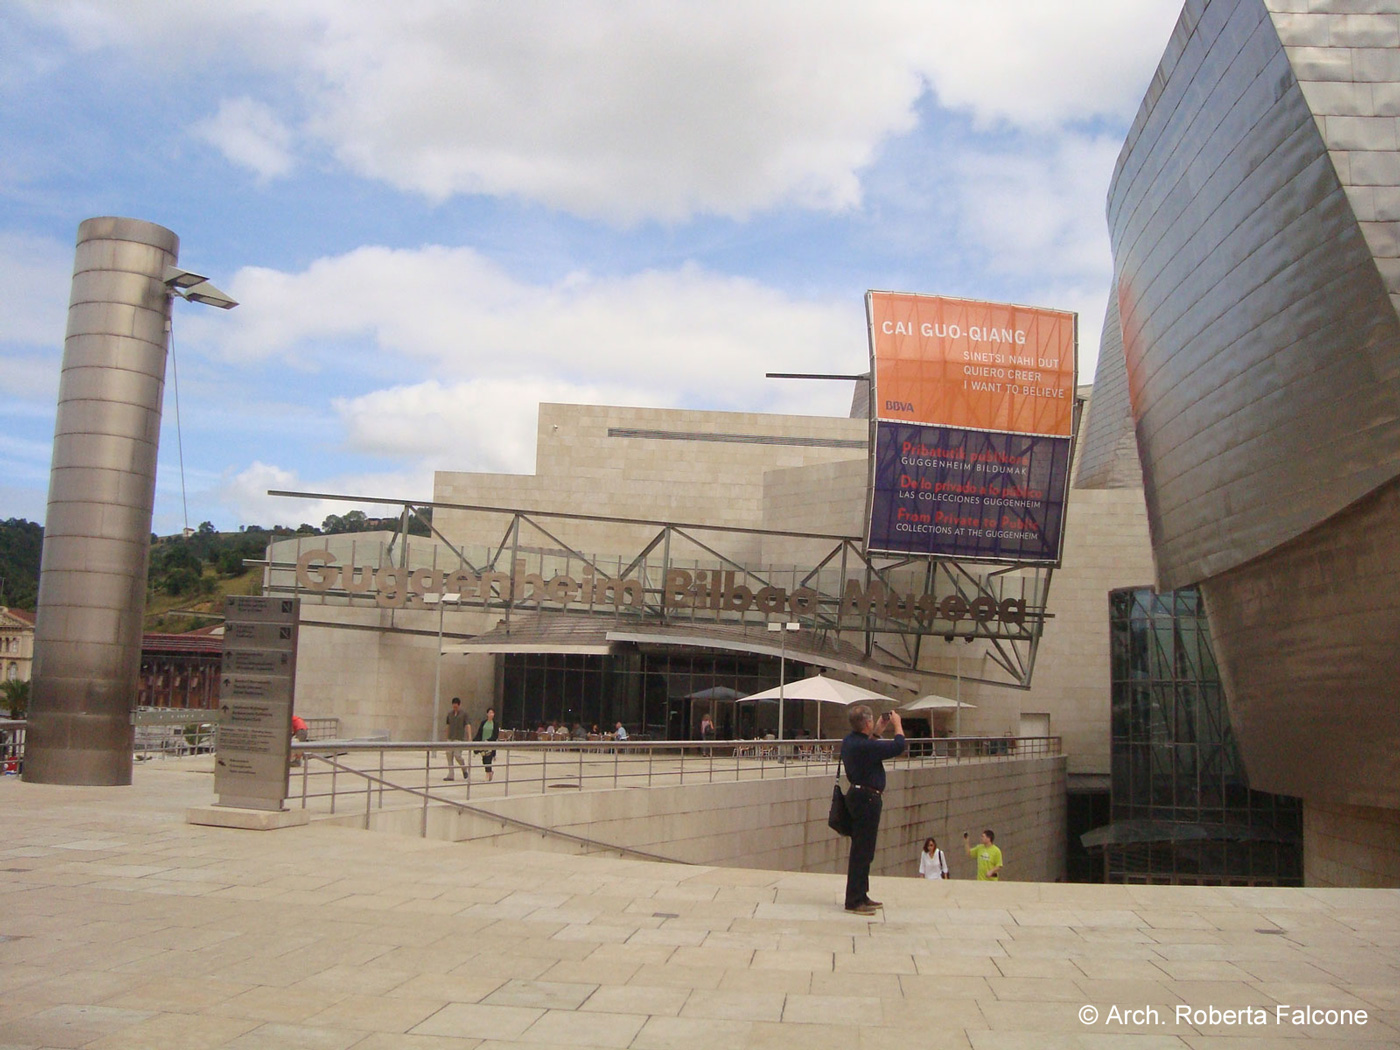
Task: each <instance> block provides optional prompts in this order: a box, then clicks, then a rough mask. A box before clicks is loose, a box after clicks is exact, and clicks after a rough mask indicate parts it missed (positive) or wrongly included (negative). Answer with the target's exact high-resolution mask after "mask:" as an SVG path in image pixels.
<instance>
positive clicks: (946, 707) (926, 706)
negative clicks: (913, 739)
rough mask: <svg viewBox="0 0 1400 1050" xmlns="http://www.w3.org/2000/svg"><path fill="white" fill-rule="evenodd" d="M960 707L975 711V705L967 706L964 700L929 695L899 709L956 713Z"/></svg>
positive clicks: (933, 694)
mask: <svg viewBox="0 0 1400 1050" xmlns="http://www.w3.org/2000/svg"><path fill="white" fill-rule="evenodd" d="M960 707H971V708H973V709H974V710H975V709H976V707H977V705H976V704H969V703H968V702H967V701H966V700H962V701H958V700H954V699H953V698H952V697H948V696H939V695H938V694H936V693H929V694H928V695H927V696H921V697H919V699H917V700H911V701H909V703H907V704H905V705H904V706H903V707H901V708H900V711H956V710H957V709H958V708H960Z"/></svg>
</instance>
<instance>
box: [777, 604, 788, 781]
mask: <svg viewBox="0 0 1400 1050" xmlns="http://www.w3.org/2000/svg"><path fill="white" fill-rule="evenodd" d="M779 636H780V637H781V638H782V643H783V644H782V646H781V647H780V648H779V649H778V755H779V757H781V756H782V753H783V752H782V747H783V708H784V707H786V706H787V701H786V698H785V695H784V691H785V690H786V689H787V624H783V629H782V631H781V632H780V634H779Z"/></svg>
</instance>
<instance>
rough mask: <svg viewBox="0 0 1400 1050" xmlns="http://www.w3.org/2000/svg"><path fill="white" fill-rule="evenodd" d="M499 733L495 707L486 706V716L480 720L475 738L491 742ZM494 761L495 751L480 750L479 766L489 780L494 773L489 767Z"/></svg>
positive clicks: (483, 741)
mask: <svg viewBox="0 0 1400 1050" xmlns="http://www.w3.org/2000/svg"><path fill="white" fill-rule="evenodd" d="M500 735H501V728H500V726H498V725H496V709H495V708H494V707H488V708H487V709H486V717H485V718H483V719H482V720H481V725H480V726H478V727H477V730H476V738H477V739H478V740H480V741H481V742H482V743H483V744H485V743H489V742H491V741H492V740H495V739H496V738H497V737H499V736H500ZM494 761H496V752H494V751H483V752H482V754H481V768H482V769H484V770H486V779H487V780H490V779H491V778H492V777H494V776H495V775H496V774H495V771H494V770H493V769H492V768H491V763H492V762H494ZM506 772H507V774H509V772H510V771H509V770H507V771H506Z"/></svg>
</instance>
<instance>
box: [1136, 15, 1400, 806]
mask: <svg viewBox="0 0 1400 1050" xmlns="http://www.w3.org/2000/svg"><path fill="white" fill-rule="evenodd" d="M1313 6H1314V7H1317V6H1319V5H1313ZM1329 119H1330V118H1329ZM1391 123H1392V124H1393V121H1392V122H1391ZM1392 134H1393V130H1392ZM1392 143H1393V140H1392ZM1392 148H1393V145H1392ZM1108 217H1109V227H1110V234H1111V238H1112V242H1113V250H1114V262H1115V269H1116V271H1117V283H1118V301H1119V311H1120V316H1121V321H1122V335H1123V346H1124V355H1125V359H1126V366H1127V376H1128V388H1129V394H1130V397H1131V400H1132V405H1133V413H1134V417H1135V420H1136V430H1137V444H1138V448H1139V452H1140V456H1141V462H1142V469H1143V481H1144V488H1145V494H1146V498H1147V505H1148V515H1149V523H1150V527H1151V530H1152V540H1153V547H1154V551H1155V554H1156V558H1157V571H1158V583H1159V586H1160V587H1162V588H1175V587H1180V586H1185V585H1187V584H1191V583H1195V582H1199V581H1202V580H1205V579H1207V578H1209V577H1212V576H1215V575H1217V574H1219V573H1222V572H1225V571H1228V570H1230V569H1233V568H1236V567H1238V566H1240V565H1243V564H1244V563H1246V562H1248V561H1250V560H1251V559H1253V558H1257V557H1259V556H1261V555H1263V554H1265V553H1266V552H1268V551H1270V550H1272V549H1274V548H1276V547H1278V546H1279V545H1280V544H1283V543H1286V542H1287V541H1289V540H1291V539H1293V538H1295V537H1297V536H1300V535H1302V534H1303V533H1305V532H1306V531H1308V530H1309V529H1311V528H1314V527H1315V526H1317V525H1319V524H1320V523H1322V522H1323V521H1325V520H1326V519H1327V518H1329V517H1331V516H1332V515H1334V514H1336V513H1338V512H1339V511H1341V510H1342V509H1343V508H1345V507H1347V506H1348V505H1349V504H1351V503H1354V502H1355V501H1356V500H1358V499H1361V498H1362V497H1364V496H1366V495H1367V494H1368V493H1369V492H1371V491H1372V490H1373V489H1375V488H1376V487H1377V486H1379V485H1382V484H1384V483H1386V482H1387V481H1389V480H1390V479H1392V478H1394V477H1395V476H1396V475H1397V474H1400V322H1398V321H1397V318H1396V312H1395V309H1394V307H1393V306H1392V304H1391V302H1390V299H1389V297H1388V295H1387V288H1386V287H1385V285H1384V284H1383V282H1382V278H1381V273H1380V270H1379V269H1378V266H1377V263H1376V261H1375V259H1374V258H1373V256H1372V252H1371V250H1370V248H1369V247H1368V244H1367V240H1366V238H1365V236H1363V231H1362V229H1361V228H1360V226H1359V224H1358V221H1357V219H1356V216H1355V214H1354V212H1353V208H1352V205H1351V203H1350V201H1349V198H1348V194H1347V192H1346V190H1345V189H1344V187H1343V185H1342V182H1341V181H1340V179H1339V177H1338V172H1337V169H1336V168H1335V167H1334V163H1333V158H1332V157H1331V156H1329V153H1328V150H1327V145H1326V143H1325V142H1324V139H1323V136H1322V133H1321V131H1320V130H1319V126H1318V122H1317V121H1315V120H1314V116H1313V113H1312V111H1311V110H1310V108H1309V105H1308V101H1307V99H1306V98H1305V95H1304V92H1303V91H1302V90H1301V88H1300V86H1299V82H1298V78H1297V76H1296V75H1295V73H1294V70H1293V67H1292V65H1291V64H1290V59H1289V55H1288V54H1287V53H1286V52H1285V49H1284V47H1283V45H1282V44H1281V42H1280V38H1279V33H1278V31H1277V30H1276V28H1275V24H1274V21H1273V19H1272V18H1271V16H1270V13H1269V11H1268V10H1267V9H1266V6H1265V4H1264V3H1263V2H1262V0H1192V2H1191V3H1188V4H1187V7H1186V9H1185V10H1184V11H1183V13H1182V16H1181V21H1180V22H1179V24H1178V26H1177V30H1176V33H1175V34H1174V36H1173V39H1172V43H1171V45H1170V47H1169V48H1168V51H1167V54H1166V56H1165V57H1164V58H1163V61H1162V65H1161V67H1160V68H1159V70H1158V73H1157V76H1156V78H1155V79H1154V81H1153V85H1152V89H1151V91H1150V92H1149V94H1148V97H1147V99H1146V100H1145V101H1144V103H1143V106H1142V109H1141V111H1140V112H1139V114H1138V118H1137V121H1136V122H1135V124H1134V127H1133V130H1132V132H1131V134H1130V135H1129V138H1128V140H1127V142H1126V144H1125V145H1124V148H1123V152H1122V154H1121V156H1120V158H1119V164H1118V169H1117V171H1116V172H1115V175H1114V179H1113V183H1112V186H1111V189H1110V191H1109V207H1108ZM1222 644H1225V643H1224V640H1223V639H1222ZM1261 786H1262V787H1265V788H1266V789H1268V788H1269V786H1268V785H1265V784H1261Z"/></svg>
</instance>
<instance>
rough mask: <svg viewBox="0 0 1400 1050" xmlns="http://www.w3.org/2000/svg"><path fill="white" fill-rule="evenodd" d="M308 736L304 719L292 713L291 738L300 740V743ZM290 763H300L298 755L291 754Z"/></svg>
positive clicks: (304, 741) (295, 764) (296, 764)
mask: <svg viewBox="0 0 1400 1050" xmlns="http://www.w3.org/2000/svg"><path fill="white" fill-rule="evenodd" d="M308 736H309V734H308V733H307V730H306V719H304V718H302V717H301V716H300V715H292V739H293V740H300V741H301V742H302V743H306V741H307V738H308ZM292 765H294V766H299V765H301V756H300V755H298V754H293V755H292Z"/></svg>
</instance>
